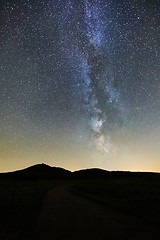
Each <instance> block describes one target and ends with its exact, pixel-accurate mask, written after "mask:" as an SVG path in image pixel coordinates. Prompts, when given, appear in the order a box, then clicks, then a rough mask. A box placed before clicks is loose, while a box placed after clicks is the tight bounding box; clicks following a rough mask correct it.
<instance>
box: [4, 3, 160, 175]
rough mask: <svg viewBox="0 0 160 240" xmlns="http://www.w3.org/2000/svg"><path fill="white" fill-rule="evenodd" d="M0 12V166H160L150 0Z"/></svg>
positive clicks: (156, 13) (158, 73)
mask: <svg viewBox="0 0 160 240" xmlns="http://www.w3.org/2000/svg"><path fill="white" fill-rule="evenodd" d="M0 18H1V21H0V43H1V44H0V56H1V57H0V163H1V168H0V171H9V170H13V169H17V168H21V167H24V166H28V165H31V164H33V163H38V162H46V163H48V164H50V165H56V166H61V167H65V168H68V169H71V170H73V169H77V168H84V167H101V168H105V169H116V170H117V169H122V170H142V171H160V161H159V159H160V158H159V157H160V151H159V149H160V3H159V1H158V0H157V1H149V0H141V1H125V0H123V1H112V0H108V1H105V0H80V1H76V0H68V1H62V0H46V1H42V0H38V1H34V0H20V1H14V0H10V1H2V2H1V5H0Z"/></svg>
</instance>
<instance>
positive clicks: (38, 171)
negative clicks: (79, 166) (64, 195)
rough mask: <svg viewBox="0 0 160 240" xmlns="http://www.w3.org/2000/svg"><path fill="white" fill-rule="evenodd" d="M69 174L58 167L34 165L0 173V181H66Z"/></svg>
mask: <svg viewBox="0 0 160 240" xmlns="http://www.w3.org/2000/svg"><path fill="white" fill-rule="evenodd" d="M70 177H71V172H70V171H68V170H65V169H63V168H59V167H50V166H48V165H46V164H44V163H42V164H36V165H33V166H30V167H27V168H25V169H22V170H18V171H15V172H8V173H0V179H12V180H36V179H62V180H63V179H68V178H70Z"/></svg>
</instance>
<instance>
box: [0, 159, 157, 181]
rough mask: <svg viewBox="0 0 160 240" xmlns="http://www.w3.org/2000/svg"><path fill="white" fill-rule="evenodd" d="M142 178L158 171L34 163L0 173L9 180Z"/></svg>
mask: <svg viewBox="0 0 160 240" xmlns="http://www.w3.org/2000/svg"><path fill="white" fill-rule="evenodd" d="M128 177H129V178H135V179H136V180H137V179H138V178H144V179H146V178H147V179H148V178H149V179H151V180H152V179H153V178H154V179H155V178H159V177H160V174H159V173H152V172H125V171H107V170H104V169H99V168H91V169H82V170H78V171H74V172H71V171H69V170H66V169H63V168H60V167H50V166H48V165H46V164H44V163H42V164H36V165H33V166H30V167H27V168H25V169H22V170H17V171H14V172H7V173H0V179H9V180H28V181H29V180H38V179H48V180H54V179H55V180H56V179H57V180H65V179H70V180H71V179H72V180H77V179H82V180H83V179H84V180H85V179H102V178H105V179H106V178H108V179H110V178H114V179H115V178H118V179H119V178H124V179H125V178H128Z"/></svg>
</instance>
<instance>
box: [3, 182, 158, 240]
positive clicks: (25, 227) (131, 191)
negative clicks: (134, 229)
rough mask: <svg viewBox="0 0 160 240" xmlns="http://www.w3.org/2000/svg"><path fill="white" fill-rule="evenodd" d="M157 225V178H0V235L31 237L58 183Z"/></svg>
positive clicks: (90, 198)
mask: <svg viewBox="0 0 160 240" xmlns="http://www.w3.org/2000/svg"><path fill="white" fill-rule="evenodd" d="M63 185H67V186H69V190H70V191H71V192H73V193H76V194H77V195H80V196H82V197H84V198H86V199H89V200H91V201H93V202H98V203H100V204H101V205H103V206H107V207H110V208H113V209H115V210H116V211H118V212H123V213H124V214H126V215H128V216H130V217H133V219H134V220H137V221H141V223H142V224H143V225H144V226H145V225H146V226H151V225H152V226H154V227H155V228H157V230H158V228H159V224H160V204H159V203H160V180H159V178H158V179H156V178H155V179H152V180H151V179H147V178H145V179H143V178H140V179H137V178H116V179H114V178H110V179H99V180H73V181H72V180H65V181H51V180H48V181H47V180H37V181H5V180H1V181H0V239H1V240H13V239H21V240H23V239H31V236H32V233H33V232H34V228H35V224H36V222H37V219H38V216H39V213H40V211H41V209H42V206H43V203H44V199H45V196H46V193H47V192H48V191H49V190H50V189H52V188H55V187H57V186H63Z"/></svg>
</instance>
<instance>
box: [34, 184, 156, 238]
mask: <svg viewBox="0 0 160 240" xmlns="http://www.w3.org/2000/svg"><path fill="white" fill-rule="evenodd" d="M140 230H141V231H140ZM139 231H140V232H139ZM153 232H154V229H153V231H152V229H151V231H150V234H147V233H146V230H145V229H143V228H141V223H140V222H137V220H136V222H135V220H133V219H132V218H130V217H129V216H126V215H125V214H123V213H120V212H117V211H116V210H114V209H110V207H109V206H102V205H100V204H98V203H96V202H92V201H90V200H88V199H86V198H83V197H81V196H79V195H77V194H75V193H73V192H72V191H70V190H69V188H68V187H67V186H66V187H65V186H63V187H57V188H55V189H53V190H51V191H50V192H49V193H48V194H47V197H46V200H45V202H44V207H43V209H42V211H41V213H40V216H39V219H38V223H37V226H36V229H35V236H34V239H37V240H42V239H43V240H44V239H45V240H51V239H52V240H53V239H55V240H68V239H69V240H73V239H74V240H85V239H86V240H103V239H105V240H112V239H113V240H115V239H118V240H119V239H123V240H125V239H127V240H133V239H134V240H135V239H141V240H142V239H151V236H152V237H153V235H152V234H153Z"/></svg>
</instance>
